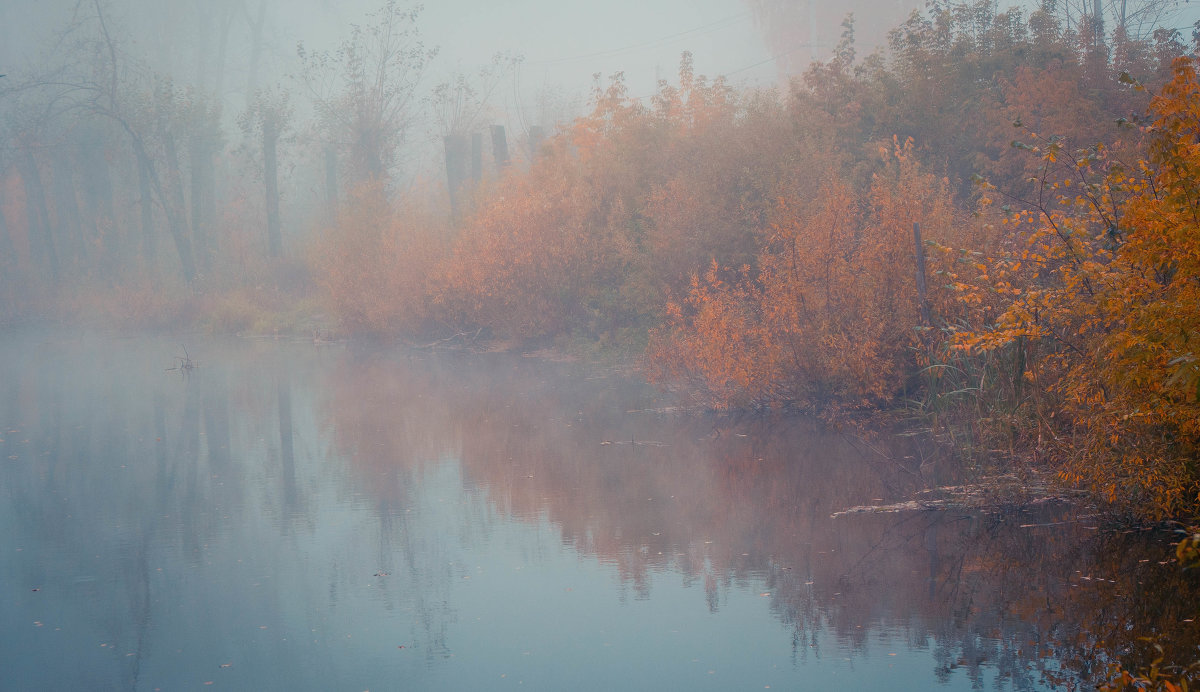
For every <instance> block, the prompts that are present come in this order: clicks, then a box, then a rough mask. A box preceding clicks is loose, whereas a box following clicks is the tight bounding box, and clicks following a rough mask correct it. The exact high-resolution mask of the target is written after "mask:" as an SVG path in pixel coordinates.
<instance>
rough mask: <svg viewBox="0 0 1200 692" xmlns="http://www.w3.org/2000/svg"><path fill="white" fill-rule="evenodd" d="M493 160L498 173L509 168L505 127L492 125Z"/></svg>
mask: <svg viewBox="0 0 1200 692" xmlns="http://www.w3.org/2000/svg"><path fill="white" fill-rule="evenodd" d="M492 158H493V159H494V160H495V161H496V170H497V171H503V170H504V169H505V168H507V167H508V140H507V139H505V138H504V126H503V125H492Z"/></svg>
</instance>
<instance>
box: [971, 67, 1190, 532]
mask: <svg viewBox="0 0 1200 692" xmlns="http://www.w3.org/2000/svg"><path fill="white" fill-rule="evenodd" d="M1152 108H1153V111H1154V112H1155V113H1156V115H1157V120H1156V121H1155V123H1154V125H1153V127H1152V128H1150V129H1149V134H1150V137H1151V153H1152V156H1151V158H1150V160H1149V161H1143V162H1140V163H1138V164H1137V165H1136V166H1133V167H1130V166H1128V165H1126V164H1123V163H1121V162H1120V161H1118V160H1116V159H1115V158H1114V157H1111V156H1110V155H1109V154H1108V152H1107V150H1105V149H1103V148H1094V149H1092V150H1090V151H1085V152H1071V151H1069V150H1068V149H1067V148H1066V147H1065V145H1064V144H1063V142H1062V141H1061V140H1048V141H1046V142H1044V143H1043V144H1042V145H1041V146H1038V147H1036V148H1033V151H1034V152H1035V153H1037V154H1038V155H1040V158H1041V160H1042V161H1043V166H1044V168H1045V169H1046V170H1048V171H1055V175H1056V177H1054V178H1051V177H1050V175H1049V174H1048V175H1047V176H1045V177H1044V178H1043V179H1044V180H1046V181H1047V182H1045V183H1044V184H1043V188H1042V190H1041V193H1042V194H1041V196H1040V197H1039V198H1038V200H1037V201H1035V202H1034V203H1032V204H1030V205H1029V210H1028V211H1025V212H1022V213H1020V214H1018V215H1017V216H1015V217H1014V219H1013V224H1014V225H1015V226H1016V227H1017V229H1018V231H1019V232H1020V233H1021V234H1022V238H1023V243H1022V245H1021V247H1020V248H1019V250H1018V251H1017V252H1014V253H1012V254H1009V255H1008V256H1003V257H997V258H995V259H994V260H993V261H992V262H991V263H990V264H989V266H988V271H987V272H986V273H985V274H984V275H983V276H982V277H980V278H981V282H980V285H979V286H978V290H977V291H976V292H975V295H978V294H983V293H986V294H989V295H992V296H1001V297H1002V298H1003V305H1002V307H1003V310H1002V312H1001V313H1000V314H999V315H998V317H997V319H996V320H995V323H994V324H993V325H991V326H990V328H987V329H975V330H969V331H964V332H962V333H960V334H959V335H958V336H957V343H958V345H959V346H960V347H961V348H964V349H973V350H976V351H985V352H986V351H992V350H995V349H998V348H1001V347H1004V346H1007V345H1009V344H1011V343H1013V342H1014V341H1017V340H1027V341H1028V342H1030V343H1031V344H1032V345H1033V346H1034V347H1035V348H1033V349H1031V350H1030V354H1031V356H1032V357H1031V359H1030V360H1029V372H1028V374H1027V377H1028V379H1029V380H1030V381H1031V382H1032V383H1033V385H1034V386H1035V388H1036V389H1037V390H1039V391H1040V392H1042V393H1043V397H1042V398H1041V399H1039V400H1036V401H1034V402H1032V403H1031V405H1032V406H1034V407H1036V408H1037V409H1038V410H1037V411H1036V413H1037V416H1038V419H1039V420H1040V421H1041V422H1042V425H1044V427H1045V432H1046V434H1047V436H1048V437H1049V438H1050V439H1052V440H1054V448H1055V449H1054V451H1055V452H1056V453H1057V455H1058V456H1060V457H1061V458H1063V459H1064V460H1066V461H1067V462H1068V465H1067V466H1066V467H1065V469H1064V470H1063V471H1062V473H1061V475H1062V477H1063V478H1064V479H1066V480H1068V481H1070V482H1075V483H1084V484H1087V485H1089V486H1090V487H1092V488H1093V489H1095V490H1097V491H1099V492H1100V493H1101V494H1102V495H1103V496H1105V497H1107V498H1108V499H1110V500H1112V501H1116V502H1121V503H1124V504H1126V505H1127V506H1129V507H1130V508H1132V509H1134V511H1136V512H1138V513H1140V514H1149V515H1152V516H1159V517H1165V516H1177V515H1179V514H1181V513H1186V512H1192V511H1195V509H1196V508H1197V507H1200V466H1197V459H1198V458H1200V361H1198V360H1197V357H1196V355H1195V354H1196V353H1197V351H1198V349H1197V343H1200V222H1198V220H1197V214H1196V209H1197V208H1200V197H1198V195H1197V190H1198V189H1200V187H1198V184H1200V148H1197V145H1196V144H1195V143H1196V142H1197V141H1200V80H1198V79H1197V75H1196V65H1195V62H1194V60H1192V59H1189V58H1179V59H1177V60H1176V63H1175V77H1174V79H1173V80H1172V81H1171V82H1170V83H1169V84H1168V85H1167V86H1166V87H1165V88H1164V89H1163V91H1162V93H1161V94H1160V95H1159V96H1158V97H1156V98H1155V99H1154V100H1153V103H1152ZM1059 166H1061V168H1059ZM966 295H967V297H970V296H971V295H972V294H970V293H968V294H966Z"/></svg>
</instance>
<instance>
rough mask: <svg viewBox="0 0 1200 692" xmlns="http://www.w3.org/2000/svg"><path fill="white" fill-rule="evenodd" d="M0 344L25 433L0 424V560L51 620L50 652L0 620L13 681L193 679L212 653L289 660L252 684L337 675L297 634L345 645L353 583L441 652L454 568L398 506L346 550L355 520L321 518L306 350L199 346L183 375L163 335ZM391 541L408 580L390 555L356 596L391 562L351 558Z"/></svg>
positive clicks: (4, 383)
mask: <svg viewBox="0 0 1200 692" xmlns="http://www.w3.org/2000/svg"><path fill="white" fill-rule="evenodd" d="M13 342H16V343H13ZM6 346H7V347H8V348H6V349H5V351H4V356H5V357H4V358H2V359H0V424H2V425H4V426H7V427H5V430H9V429H13V430H16V429H18V428H19V434H18V435H7V434H6V433H5V434H0V439H4V440H5V442H4V444H0V450H2V451H3V452H4V456H6V457H7V456H9V455H14V456H18V459H14V460H9V459H4V461H5V462H6V464H5V465H4V466H0V489H3V491H4V494H5V496H6V497H5V499H6V506H4V507H3V508H0V525H3V526H6V527H9V529H10V535H11V536H13V537H14V538H13V540H17V539H16V538H15V537H18V536H19V537H20V540H21V541H23V545H24V552H23V553H22V555H21V559H20V560H19V561H15V562H13V563H9V564H8V565H5V564H0V577H2V580H0V581H3V583H4V584H5V585H6V586H7V585H17V586H19V587H20V588H18V589H17V590H18V591H23V592H25V593H27V594H30V596H31V597H32V598H35V599H37V598H40V599H42V601H41V602H38V601H35V600H28V599H27V601H26V602H27V606H26V607H27V609H28V612H30V613H35V615H34V616H33V617H30V618H29V620H30V623H32V621H33V620H34V619H39V618H40V621H45V622H44V624H45V628H44V630H43V631H44V632H50V631H52V630H55V631H56V626H61V632H57V631H56V634H55V635H54V636H56V637H58V639H56V640H55V641H57V642H59V643H58V644H56V645H55V647H54V648H53V650H50V649H47V648H45V646H44V645H43V644H42V643H41V641H42V640H35V639H33V638H31V637H29V636H27V635H28V632H27V631H26V629H25V628H26V627H29V628H32V627H33V625H32V624H29V623H22V625H24V626H23V627H22V628H21V629H20V630H19V631H15V630H13V629H12V628H6V629H8V630H9V631H7V632H6V633H5V634H4V635H0V643H4V644H11V646H5V647H4V649H5V651H6V652H9V653H11V654H12V656H13V657H14V659H15V660H16V659H19V660H21V662H22V663H21V668H19V669H17V670H11V671H6V677H7V676H8V675H9V674H10V673H12V674H14V675H16V677H15V679H16V680H22V679H27V680H29V682H30V684H29V685H28V687H29V688H38V687H46V685H42V684H40V683H41V682H45V681H51V682H50V684H49V685H48V686H49V687H51V688H54V687H57V688H65V687H69V686H78V685H80V684H81V681H83V682H82V685H83V687H85V688H93V689H123V688H131V687H135V686H137V685H138V683H139V681H140V682H141V684H142V685H143V686H146V685H151V684H160V683H162V682H163V681H164V680H166V681H167V682H168V683H169V682H171V681H174V682H175V683H178V684H184V685H192V686H194V685H198V684H199V681H201V680H207V679H210V678H209V677H200V676H211V675H212V673H211V672H208V671H209V670H210V669H215V668H216V666H217V665H218V664H219V663H221V662H226V661H229V660H231V659H232V658H234V657H237V656H251V655H253V654H254V652H258V653H259V654H260V655H261V656H263V657H264V660H279V659H282V658H286V659H288V660H294V661H295V665H294V666H293V667H292V668H290V669H288V670H284V671H281V672H280V671H277V673H276V674H277V675H279V676H280V677H277V678H272V679H270V680H261V681H260V682H262V684H263V685H264V686H279V685H284V686H288V685H289V684H290V683H295V684H296V685H298V686H309V685H312V684H318V685H320V684H322V683H321V682H320V681H321V680H325V681H326V682H330V683H332V682H333V680H334V679H336V678H333V679H331V678H329V677H328V676H331V675H334V676H336V675H337V671H336V669H333V670H331V669H329V668H328V667H327V666H325V665H322V664H320V663H318V662H317V661H315V660H313V659H314V657H312V656H310V655H308V654H306V653H304V652H305V651H306V649H305V647H306V646H307V644H306V642H308V641H310V640H309V638H308V637H306V636H297V634H298V633H302V634H304V635H309V634H310V632H311V636H312V637H315V638H322V639H323V641H324V642H325V643H326V645H333V646H336V645H339V644H340V642H342V641H344V639H341V638H343V637H345V632H344V631H342V630H343V628H345V627H347V626H348V625H347V623H346V622H345V619H344V617H343V616H342V613H341V610H340V603H339V600H338V599H339V598H340V599H342V600H345V599H361V598H363V597H364V596H369V597H371V598H374V599H377V600H378V601H379V602H380V603H381V605H382V606H383V607H384V608H385V609H388V610H394V611H396V612H402V613H406V614H407V613H410V612H411V613H412V615H411V617H412V619H413V620H414V621H420V622H421V623H423V624H421V625H420V627H419V628H418V629H422V628H423V630H424V631H425V632H427V633H428V634H427V636H425V637H424V639H423V641H422V642H421V643H422V644H425V643H428V646H426V647H425V649H426V653H427V654H431V652H443V653H444V652H445V645H444V638H445V622H446V621H447V620H448V619H449V618H450V617H451V616H452V613H449V611H448V607H447V606H446V605H445V604H446V602H447V600H448V599H447V597H446V592H445V590H446V588H447V587H446V585H447V584H448V583H449V582H450V579H451V578H452V577H450V576H449V575H448V574H446V573H445V572H446V570H442V571H438V570H435V569H428V568H429V565H428V564H425V565H422V564H421V562H422V560H427V559H432V558H423V557H422V555H423V552H422V551H424V550H425V547H426V546H423V545H416V546H415V547H414V546H411V545H409V541H410V539H409V538H408V537H407V535H408V533H409V532H410V527H408V526H407V523H406V522H407V520H406V519H404V518H402V517H400V516H399V515H398V514H397V513H396V512H395V511H387V508H385V507H381V510H383V511H380V512H379V513H378V517H379V523H378V525H377V526H376V527H375V529H374V530H370V528H369V527H368V528H367V530H365V531H361V533H362V535H363V537H364V538H363V539H362V540H373V541H375V542H377V543H378V545H379V548H378V551H377V552H375V551H370V552H362V551H358V546H357V545H355V544H354V542H355V541H358V540H360V539H359V537H358V533H359V532H358V531H356V532H355V533H354V534H351V535H350V537H349V538H350V540H348V541H344V543H345V545H338V544H337V541H336V536H335V538H330V535H331V529H330V527H327V526H320V525H317V524H316V522H315V521H314V517H316V516H318V511H319V510H321V509H323V508H325V507H326V506H328V505H330V504H332V503H337V502H340V501H341V499H342V498H341V497H339V496H338V494H337V491H330V490H328V489H327V488H330V487H336V484H333V485H332V486H331V484H330V483H329V482H328V481H329V478H328V476H327V472H326V469H328V468H330V465H329V464H327V463H325V462H326V461H327V456H328V450H326V449H323V448H322V445H323V442H322V439H321V436H320V434H319V432H318V431H319V430H320V429H321V426H320V425H318V423H317V421H316V419H315V415H316V410H315V407H314V406H313V395H314V387H313V385H312V380H311V377H312V373H314V372H316V370H317V368H315V367H312V366H313V363H312V362H311V359H312V358H313V357H314V356H313V355H312V350H311V349H308V350H307V351H305V350H298V351H296V352H294V353H293V352H286V353H285V352H284V351H286V349H282V350H281V349H280V348H279V347H276V346H268V347H266V348H262V347H258V346H255V345H251V346H247V345H246V344H244V343H242V344H237V345H236V346H234V348H232V349H224V348H221V347H220V346H219V345H210V347H209V348H207V349H204V351H203V353H204V356H203V363H202V366H201V367H200V368H198V369H196V370H195V371H193V372H191V373H189V374H187V375H186V376H180V374H178V373H165V372H164V366H169V365H170V364H171V354H172V353H173V352H174V350H175V349H176V348H177V346H176V345H174V344H163V343H159V342H153V341H132V340H131V341H121V342H118V343H117V344H116V348H115V349H114V348H113V346H114V344H113V343H112V342H111V341H110V340H108V339H91V338H89V339H84V340H82V341H79V342H74V341H70V340H67V341H62V340H52V341H48V342H46V343H39V342H38V341H36V340H34V339H29V340H27V341H24V340H21V339H12V340H10V341H9V342H8V343H7V344H6ZM192 350H193V352H195V351H196V350H197V349H192ZM156 358H157V360H156ZM306 360H307V361H308V362H306ZM159 361H162V363H163V365H160V364H159ZM231 409H232V410H234V411H236V412H237V413H236V415H231V413H230V411H231ZM26 437H27V438H28V440H29V441H28V443H26V444H22V440H24V439H25V438H26ZM10 438H15V439H10ZM17 453H19V455H18V454H17ZM323 474H326V475H323ZM9 500H11V502H9ZM336 530H338V529H336V528H334V529H332V531H336ZM423 532H424V530H423V529H422V528H420V527H418V528H417V529H416V534H417V535H423ZM281 539H282V540H281ZM330 542H333V543H334V544H335V549H333V550H330V551H328V552H329V557H330V562H325V561H324V559H322V560H321V561H320V562H319V563H312V564H310V563H309V562H308V555H309V554H310V553H312V552H314V548H316V549H324V548H325V546H326V545H327V544H328V543H330ZM394 548H395V551H394V552H395V553H396V554H399V555H405V554H406V555H408V557H407V558H402V559H400V562H405V561H406V562H407V563H409V564H414V565H416V566H415V567H413V568H412V569H411V570H409V571H408V573H407V576H406V573H405V570H404V568H403V567H401V566H400V565H397V566H396V569H395V570H394V571H395V572H396V573H397V574H396V575H395V576H394V577H389V578H388V579H386V580H384V579H379V580H376V581H379V582H380V583H379V587H380V588H379V589H378V590H376V591H374V592H371V593H369V594H364V591H363V584H364V581H369V580H370V579H371V577H370V575H371V574H372V573H374V572H376V571H377V570H380V569H381V568H382V569H385V570H386V571H389V572H390V571H393V570H392V569H389V565H385V564H382V560H381V562H380V563H378V564H377V563H373V562H372V563H371V564H361V561H360V558H361V557H363V556H367V557H368V559H369V556H370V555H372V554H377V555H380V556H383V555H389V554H391V553H392V552H393V549H394ZM421 570H425V571H424V572H421ZM414 572H420V574H418V575H416V576H413V575H414ZM33 588H37V589H39V591H38V592H32V591H31V589H33ZM325 599H327V600H325ZM323 600H325V605H324V607H322V602H323ZM47 607H49V608H50V609H51V610H50V611H45V608H47ZM355 607H357V606H355ZM351 610H352V609H348V610H347V611H346V612H351ZM21 612H26V611H25V610H22V611H21ZM43 612H54V613H57V615H55V617H54V619H53V620H51V618H50V617H49V616H48V615H42V613H43ZM310 612H311V613H315V615H306V613H310ZM339 618H340V619H339ZM22 619H24V618H22ZM351 624H352V623H351ZM260 626H261V627H263V628H265V629H263V630H260V629H259V628H260ZM333 630H339V632H340V633H336V634H335V632H334V631H333ZM266 633H271V634H266ZM274 633H280V635H281V636H271V635H273V634H274ZM289 634H290V635H292V636H290V637H289V636H288V635H289ZM402 640H406V641H411V638H410V637H409V636H408V634H407V633H405V634H403V636H402ZM46 641H49V640H48V639H47V640H46ZM99 643H103V644H104V646H103V647H101V646H99V645H98V644H99ZM286 649H291V652H290V653H285V651H284V650H286ZM55 652H57V654H55ZM64 652H70V654H68V655H67V657H66V658H67V660H65V661H58V660H57V659H58V658H62V656H63V653H64ZM51 655H54V656H55V660H53V661H52V660H50V659H49V658H48V656H51ZM431 655H432V654H431ZM439 655H440V654H439ZM264 670H265V669H264ZM240 673H241V674H242V675H253V674H255V673H254V670H252V669H248V668H242V669H241V671H240ZM323 676H324V677H323ZM13 679H14V678H9V681H10V682H11V681H12V680H13ZM248 680H249V681H248ZM53 681H59V682H61V683H62V684H58V683H57V682H53ZM242 681H243V682H244V683H246V684H248V685H250V686H252V687H253V686H255V684H254V683H253V681H252V679H248V678H245V677H243V678H242ZM289 681H290V682H289Z"/></svg>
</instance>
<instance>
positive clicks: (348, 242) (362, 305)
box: [313, 182, 446, 334]
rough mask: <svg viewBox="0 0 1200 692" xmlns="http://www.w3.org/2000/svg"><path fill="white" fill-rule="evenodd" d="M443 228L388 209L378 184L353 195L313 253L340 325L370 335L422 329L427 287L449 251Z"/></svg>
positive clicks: (407, 211) (418, 213)
mask: <svg viewBox="0 0 1200 692" xmlns="http://www.w3.org/2000/svg"><path fill="white" fill-rule="evenodd" d="M443 228H444V222H443V221H440V220H438V219H437V218H436V217H435V216H434V215H433V214H431V213H429V212H426V211H424V210H422V209H420V208H419V207H417V206H415V205H412V204H410V205H408V206H401V207H399V208H397V207H395V206H393V204H392V203H391V202H389V201H388V200H387V198H386V197H385V195H384V191H383V188H382V186H381V185H380V184H379V183H375V182H372V183H367V184H364V185H363V186H360V187H359V188H358V189H356V190H355V191H354V192H353V193H352V194H351V196H350V200H349V201H348V202H347V203H346V204H345V205H344V206H343V207H342V208H341V209H340V210H339V213H338V215H337V219H336V220H335V222H334V223H333V224H332V226H331V227H330V228H328V229H327V230H326V232H325V233H324V234H323V236H322V237H321V238H320V239H319V240H318V241H317V242H316V244H315V246H314V249H313V264H314V266H315V267H316V268H317V277H318V278H317V280H318V281H319V282H320V283H321V285H322V286H323V287H324V288H325V289H326V291H327V292H328V295H329V299H330V301H331V303H332V306H333V310H334V312H335V314H336V315H337V316H338V318H339V319H340V320H341V322H342V324H343V325H344V326H345V327H347V328H349V329H351V330H353V331H360V332H366V333H373V334H397V333H401V332H414V331H418V330H421V329H424V328H425V327H426V326H427V324H428V322H429V321H430V319H431V314H430V309H429V308H430V298H429V294H428V288H427V287H428V284H429V281H430V278H431V277H432V275H433V272H434V268H435V266H436V265H437V263H438V262H439V261H440V259H441V258H442V256H443V255H444V254H445V253H446V249H445V247H446V242H445V241H444V239H443V238H444V234H445V232H444V230H443Z"/></svg>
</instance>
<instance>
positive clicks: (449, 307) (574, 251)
mask: <svg viewBox="0 0 1200 692" xmlns="http://www.w3.org/2000/svg"><path fill="white" fill-rule="evenodd" d="M594 195H595V191H594V190H593V189H592V187H591V185H590V184H589V181H588V180H586V179H585V178H584V176H583V172H582V171H581V170H580V168H579V166H578V164H577V161H576V160H574V158H573V157H572V156H570V155H569V154H568V153H566V152H565V151H564V150H563V147H562V145H561V143H560V144H559V145H558V151H557V152H550V153H547V154H546V155H544V156H543V158H542V159H541V160H540V161H539V162H538V163H537V164H536V165H535V166H534V167H533V169H532V170H531V171H529V172H528V173H527V174H517V175H511V176H507V177H506V178H505V179H504V180H502V181H500V182H499V183H498V184H497V187H496V188H495V190H494V191H492V193H491V194H490V195H488V198H487V199H486V200H485V201H483V202H482V203H481V204H480V206H479V208H478V210H477V212H476V213H475V215H474V216H473V217H472V218H470V219H469V220H468V221H467V222H466V223H465V224H464V227H463V228H462V229H461V231H460V235H459V237H458V239H457V240H456V242H455V244H454V246H453V249H452V252H451V254H450V256H449V257H448V259H447V260H446V261H445V262H444V263H442V264H441V265H440V267H439V270H438V275H437V279H436V282H435V285H436V289H435V291H436V299H435V300H436V305H437V308H438V310H439V311H441V313H442V314H443V316H444V318H445V319H448V320H450V321H452V322H453V323H456V324H458V325H460V326H461V328H468V327H483V328H486V329H488V330H489V331H491V332H492V333H493V334H495V335H496V336H499V337H502V338H516V339H532V338H537V337H544V336H552V335H556V334H559V333H562V332H564V331H565V330H567V329H569V328H570V327H571V326H572V325H575V324H577V323H579V322H580V321H581V320H586V316H587V315H586V313H587V310H588V308H589V306H591V305H593V304H594V302H595V301H596V300H597V299H598V292H599V291H601V290H602V289H603V287H605V286H619V285H620V283H621V278H622V277H621V275H620V270H621V252H620V248H619V247H618V243H619V236H618V235H617V234H616V232H615V231H614V229H612V228H611V226H610V225H609V224H608V223H607V219H606V218H605V216H604V214H603V211H604V210H603V209H601V208H598V207H599V205H598V204H597V200H596V199H595V197H594Z"/></svg>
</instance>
